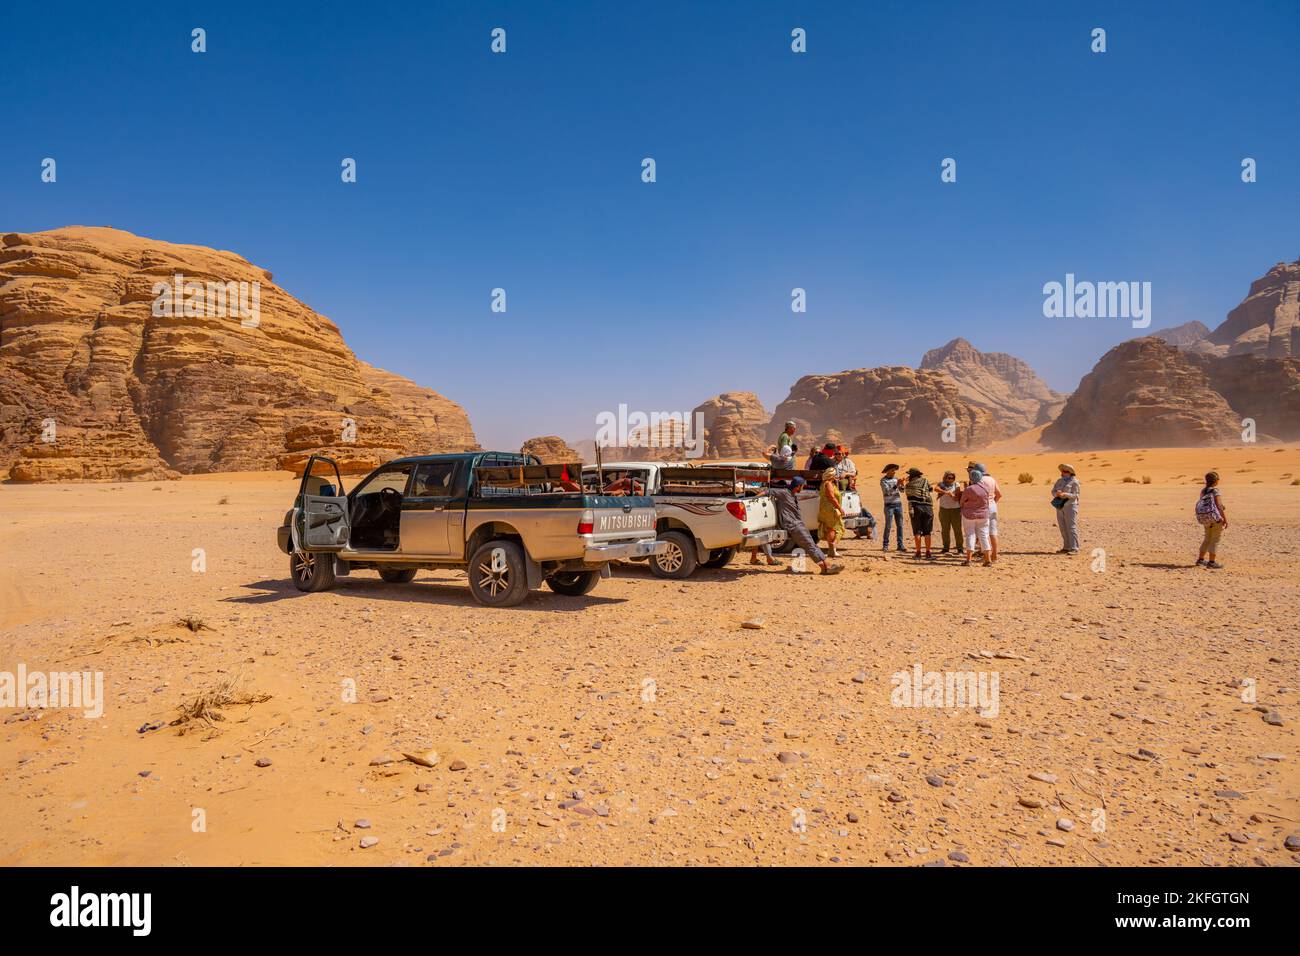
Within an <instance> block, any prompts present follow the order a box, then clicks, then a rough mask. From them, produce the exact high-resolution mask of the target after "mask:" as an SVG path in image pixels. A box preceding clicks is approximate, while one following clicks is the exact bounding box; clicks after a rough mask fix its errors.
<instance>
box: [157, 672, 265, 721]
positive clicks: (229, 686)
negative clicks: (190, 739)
mask: <svg viewBox="0 0 1300 956" xmlns="http://www.w3.org/2000/svg"><path fill="white" fill-rule="evenodd" d="M239 682H240V678H239V676H238V675H237V676H235V677H227V678H225V679H224V680H221V681H218V682H217V683H216V684H214V685H213V686H212V687H209V688H208V689H207V690H204V691H200V692H199V694H198V696H196V697H195V698H194V699H193V700H191V701H188V702H186V703H184V704H181V705H180V706H179V707H177V708H176V709H177V711H179V716H178V717H177V718H176V719H175V720H173V721H172V722H171V726H173V727H180V728H181V731H180V732H181V733H182V734H183V733H185V732H186V731H187V730H189V729H191V728H190V727H188V726H187V725H189V724H193V723H195V722H198V723H201V724H203V725H204V726H207V727H211V726H212V725H213V724H215V723H217V722H218V721H223V720H225V719H226V715H225V714H223V713H222V712H221V710H222V708H224V707H239V706H243V705H252V704H262V703H265V702H266V701H268V700H270V699H271V695H270V694H250V693H248V692H247V691H241V690H239V689H238V685H239Z"/></svg>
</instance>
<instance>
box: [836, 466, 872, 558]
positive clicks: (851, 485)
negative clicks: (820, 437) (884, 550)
mask: <svg viewBox="0 0 1300 956" xmlns="http://www.w3.org/2000/svg"><path fill="white" fill-rule="evenodd" d="M835 452H836V454H835V474H836V475H837V476H838V478H839V482H840V491H857V490H858V466H857V465H856V464H854V462H853V459H852V458H850V457H849V450H848V449H847V448H845V447H844V446H843V445H840V446H838V447H837V448H836V450H835ZM858 505H859V514H860V515H861V516H862V517H863V518H865V519H866V521H867V540H868V541H870V540H871V539H872V538H874V537H875V536H876V516H875V515H873V514H872V513H871V512H870V511H868V510H867V506H866V504H865V503H864V502H863V501H862V496H861V495H859V496H858ZM859 537H861V535H859Z"/></svg>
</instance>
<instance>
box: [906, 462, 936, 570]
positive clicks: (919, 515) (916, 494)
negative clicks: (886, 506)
mask: <svg viewBox="0 0 1300 956" xmlns="http://www.w3.org/2000/svg"><path fill="white" fill-rule="evenodd" d="M903 494H905V495H906V496H907V505H908V511H909V512H910V513H909V515H908V518H909V520H910V521H911V524H912V543H913V545H914V546H915V549H916V554H914V555H913V557H914V558H915V559H916V560H917V561H920V560H921V539H922V538H924V539H925V560H927V561H933V560H934V555H933V554H931V553H930V541H931V535H933V534H934V499H933V498H932V497H931V494H932V492H931V491H930V481H929V479H927V478H926V477H925V475H923V474H922V473H921V469H920V468H909V469H907V484H905V485H903Z"/></svg>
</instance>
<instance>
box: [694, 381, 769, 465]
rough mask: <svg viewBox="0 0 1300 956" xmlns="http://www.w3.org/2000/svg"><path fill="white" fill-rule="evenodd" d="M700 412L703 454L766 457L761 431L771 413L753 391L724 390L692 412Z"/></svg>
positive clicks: (718, 456) (729, 456)
mask: <svg viewBox="0 0 1300 956" xmlns="http://www.w3.org/2000/svg"><path fill="white" fill-rule="evenodd" d="M699 415H703V419H702V421H703V424H704V447H705V454H706V455H708V456H709V457H711V458H759V459H762V458H764V457H765V452H766V449H767V444H768V443H767V442H766V441H765V440H764V432H765V431H766V430H767V423H768V419H769V418H770V416H769V415H768V412H767V409H765V408H764V407H763V403H762V402H760V401H759V400H758V396H757V395H755V394H754V393H753V392H723V393H722V394H721V395H715V396H714V397H713V398H711V399H709V400H708V401H707V402H704V403H703V404H701V405H697V406H696V407H695V410H694V412H692V421H700V420H701V419H698V418H696V417H695V416H699Z"/></svg>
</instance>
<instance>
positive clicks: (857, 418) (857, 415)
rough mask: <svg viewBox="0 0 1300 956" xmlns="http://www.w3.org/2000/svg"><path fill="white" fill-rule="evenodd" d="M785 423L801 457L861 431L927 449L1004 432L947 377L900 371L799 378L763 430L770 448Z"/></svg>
mask: <svg viewBox="0 0 1300 956" xmlns="http://www.w3.org/2000/svg"><path fill="white" fill-rule="evenodd" d="M787 420H792V421H794V423H795V426H796V431H795V441H796V443H797V444H798V445H799V448H800V453H801V454H802V453H803V452H805V451H808V450H811V449H812V447H813V445H814V444H815V443H818V444H819V443H821V442H824V441H844V440H846V436H855V435H862V434H863V433H865V432H875V433H876V434H877V435H879V436H880V437H881V438H884V439H887V440H889V441H893V442H895V443H897V444H899V445H920V446H923V447H926V448H934V449H944V448H962V449H965V448H977V447H980V446H982V445H984V444H987V443H988V442H989V441H992V440H994V439H997V438H1000V437H1002V435H1003V434H1004V431H1003V428H1002V426H1000V425H999V424H998V422H997V420H996V418H995V416H994V413H993V412H991V411H989V410H988V409H987V408H985V407H983V406H982V405H977V404H975V403H974V402H972V401H970V400H969V399H967V398H964V397H962V395H961V389H960V387H959V386H958V384H957V382H956V381H955V380H954V379H953V378H952V377H951V376H950V375H949V374H948V373H947V372H946V371H941V370H938V369H911V368H908V367H907V366H903V365H896V366H888V367H882V368H860V369H854V370H852V371H847V372H839V373H838V374H835V375H805V376H804V377H803V378H801V379H799V381H797V382H796V383H795V384H794V387H793V388H791V389H790V394H789V395H788V396H787V397H786V399H785V401H783V402H782V403H781V404H780V405H778V406H777V408H776V413H775V414H774V415H773V416H772V420H771V422H770V423H769V424H768V429H767V436H766V437H767V439H768V441H769V442H772V441H775V440H776V436H777V435H778V434H779V433H780V431H781V428H782V426H783V425H784V423H785V422H786V421H787ZM949 423H950V424H951V426H952V427H951V428H949V427H948V425H949ZM945 437H951V438H952V439H953V441H952V442H945V441H944V439H945Z"/></svg>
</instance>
